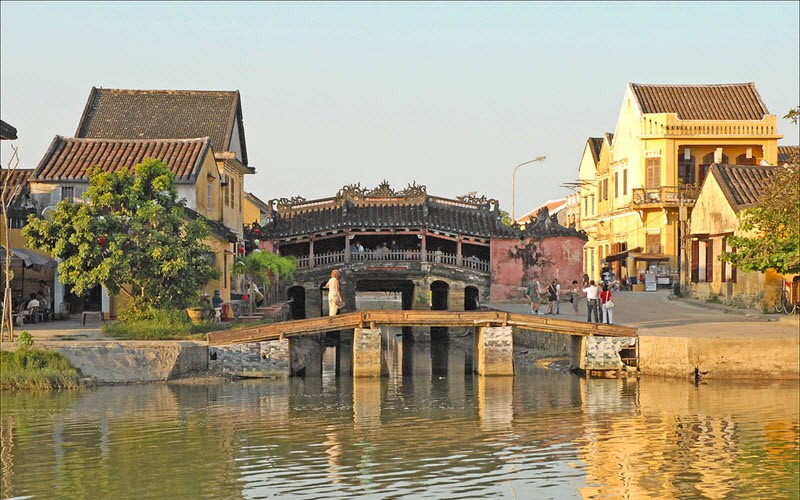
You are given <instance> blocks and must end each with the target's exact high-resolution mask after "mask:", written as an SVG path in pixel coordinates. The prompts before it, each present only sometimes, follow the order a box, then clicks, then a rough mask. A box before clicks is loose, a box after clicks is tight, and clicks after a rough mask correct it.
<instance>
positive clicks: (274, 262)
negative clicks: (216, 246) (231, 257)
mask: <svg viewBox="0 0 800 500" xmlns="http://www.w3.org/2000/svg"><path fill="white" fill-rule="evenodd" d="M296 270H297V261H296V260H295V259H294V257H281V256H279V255H275V254H274V253H272V252H263V251H258V252H250V253H249V254H247V255H245V256H244V257H239V258H237V259H236V263H235V264H234V265H233V275H234V276H241V275H245V276H247V277H249V278H250V279H251V280H253V281H257V282H261V283H263V284H264V293H265V294H266V293H267V291H269V287H270V286H271V283H272V281H273V279H274V278H280V277H292V276H294V272H295V271H296Z"/></svg>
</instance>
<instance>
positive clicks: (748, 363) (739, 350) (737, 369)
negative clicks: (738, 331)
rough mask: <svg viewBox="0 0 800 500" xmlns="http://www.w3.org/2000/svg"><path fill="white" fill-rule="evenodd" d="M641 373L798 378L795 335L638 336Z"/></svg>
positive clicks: (798, 347)
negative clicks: (774, 336) (728, 336)
mask: <svg viewBox="0 0 800 500" xmlns="http://www.w3.org/2000/svg"><path fill="white" fill-rule="evenodd" d="M639 369H640V370H641V373H642V374H643V375H660V376H667V377H679V378H694V377H695V376H697V377H700V378H709V379H710V378H715V379H764V380H766V379H771V380H776V379H787V380H798V379H800V340H798V339H797V338H794V339H790V338H783V339H779V338H767V339H724V338H687V337H650V336H641V337H639Z"/></svg>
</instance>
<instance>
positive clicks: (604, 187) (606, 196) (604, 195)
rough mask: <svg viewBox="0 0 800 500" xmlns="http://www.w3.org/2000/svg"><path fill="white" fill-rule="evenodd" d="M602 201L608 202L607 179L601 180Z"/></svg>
mask: <svg viewBox="0 0 800 500" xmlns="http://www.w3.org/2000/svg"><path fill="white" fill-rule="evenodd" d="M603 199H604V200H608V179H607V178H606V179H603Z"/></svg>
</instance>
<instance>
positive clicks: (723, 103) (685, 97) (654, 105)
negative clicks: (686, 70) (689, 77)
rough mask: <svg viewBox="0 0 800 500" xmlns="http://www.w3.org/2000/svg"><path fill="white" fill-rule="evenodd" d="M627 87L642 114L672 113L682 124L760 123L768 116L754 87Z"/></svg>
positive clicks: (723, 85)
mask: <svg viewBox="0 0 800 500" xmlns="http://www.w3.org/2000/svg"><path fill="white" fill-rule="evenodd" d="M630 85H631V89H632V90H633V93H634V94H635V96H636V99H637V100H638V101H639V106H640V107H641V109H642V113H676V114H677V115H678V118H680V119H682V120H761V119H762V118H764V116H765V115H768V114H769V111H768V110H767V106H766V105H765V104H764V102H763V101H762V100H761V96H760V95H759V94H758V91H757V90H756V86H755V84H754V83H732V84H717V85H658V84H655V85H651V84H640V83H631V84H630Z"/></svg>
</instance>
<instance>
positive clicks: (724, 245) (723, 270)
mask: <svg viewBox="0 0 800 500" xmlns="http://www.w3.org/2000/svg"><path fill="white" fill-rule="evenodd" d="M727 248H728V237H727V236H723V237H722V251H723V252H726V251H727ZM727 264H728V263H727V262H725V261H724V260H723V261H721V262H720V266H719V268H720V269H719V273H720V275H721V276H720V277H719V279H720V281H721V282H723V283H725V282H726V281H727V280H728V277H727V276H725V274H726V273H727V271H728V266H727Z"/></svg>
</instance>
